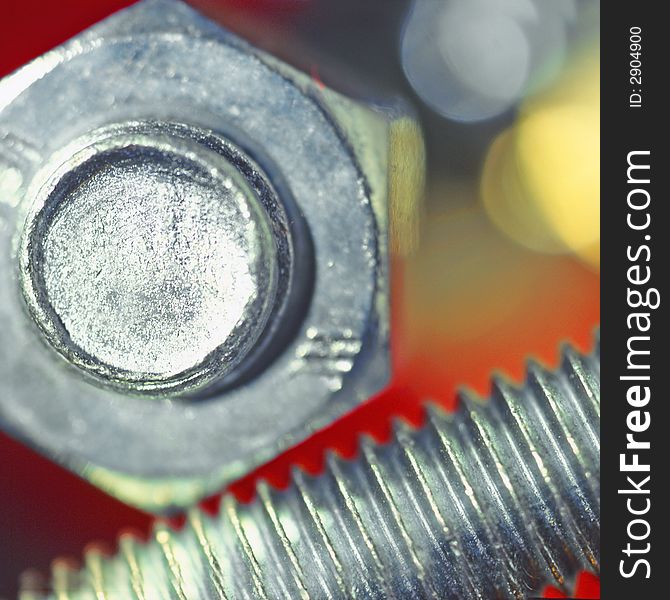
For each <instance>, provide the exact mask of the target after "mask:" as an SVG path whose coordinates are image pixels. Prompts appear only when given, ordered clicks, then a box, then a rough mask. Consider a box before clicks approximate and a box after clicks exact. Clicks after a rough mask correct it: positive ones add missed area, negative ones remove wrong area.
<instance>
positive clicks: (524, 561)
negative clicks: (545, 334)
mask: <svg viewBox="0 0 670 600" xmlns="http://www.w3.org/2000/svg"><path fill="white" fill-rule="evenodd" d="M461 399H462V408H461V410H460V411H459V412H458V413H456V414H454V415H447V414H445V413H443V412H442V411H441V410H439V409H437V408H435V407H431V408H429V410H428V419H427V423H426V424H425V425H424V426H423V427H422V428H420V429H418V430H413V429H411V428H409V427H408V426H406V425H403V424H402V423H398V424H397V425H396V428H395V435H394V439H393V441H392V443H390V444H388V445H383V446H378V445H376V444H375V443H374V442H372V441H371V440H369V439H363V440H362V443H361V449H360V456H359V458H358V459H356V460H354V461H345V460H342V459H340V458H337V457H336V456H334V455H331V456H330V457H329V458H328V463H327V468H326V470H325V472H324V473H323V474H322V475H321V476H319V477H311V476H308V475H306V474H305V473H303V472H301V471H296V472H295V473H294V476H293V482H292V484H291V485H290V486H289V488H288V489H286V490H285V491H277V490H274V489H270V488H269V487H268V486H267V485H260V486H259V488H258V490H257V498H256V499H255V500H254V501H253V502H251V503H250V504H248V505H240V504H239V503H237V502H236V501H235V500H234V499H233V498H231V497H224V499H223V502H222V505H221V508H220V513H219V515H218V516H216V517H209V516H206V515H205V514H203V513H201V512H199V511H197V510H195V511H192V512H191V513H190V515H189V517H188V519H187V522H186V524H185V526H184V527H183V529H181V530H180V531H172V530H170V529H168V528H167V527H165V526H158V527H156V529H155V530H154V532H153V536H152V539H150V540H149V541H148V542H146V543H142V542H139V541H137V540H136V539H134V538H133V537H130V536H124V537H123V538H122V539H121V540H120V544H119V552H118V554H117V555H116V556H113V557H106V556H103V555H101V554H100V553H99V552H98V551H95V550H91V551H89V552H88V553H87V555H86V564H85V566H84V568H83V569H82V570H81V571H74V570H72V569H71V568H68V567H67V566H66V565H65V564H63V563H58V564H57V565H56V567H55V569H54V572H53V579H52V583H53V593H52V594H51V595H48V596H47V597H49V598H59V599H61V600H65V599H73V600H74V599H88V598H91V599H93V598H146V599H148V598H178V599H181V600H186V599H189V600H191V599H202V600H205V599H213V598H227V599H233V598H249V599H251V598H254V599H255V598H272V599H275V598H291V599H294V598H315V599H323V598H380V599H381V598H398V599H403V600H404V599H407V598H441V599H446V598H453V599H458V600H463V599H466V598H478V599H482V600H489V599H491V598H524V597H526V596H529V595H537V593H538V592H539V591H540V590H541V589H542V587H543V586H544V585H545V584H548V583H551V584H553V585H557V586H559V587H560V588H563V589H564V590H566V591H568V590H569V589H570V587H571V585H572V578H573V577H574V576H575V574H576V573H577V572H578V571H579V570H582V569H589V570H593V571H596V572H597V571H598V569H599V552H600V551H599V540H600V495H599V486H600V432H599V419H600V358H599V350H598V349H596V351H595V353H594V354H593V355H588V356H584V355H580V354H579V353H577V352H575V350H573V349H571V348H569V347H567V348H565V349H564V352H563V358H562V363H561V365H560V367H559V368H558V369H557V370H556V371H553V372H552V371H547V370H545V369H544V368H542V367H540V366H539V365H537V364H532V363H531V365H530V366H529V369H528V377H527V380H526V382H525V384H524V385H523V387H520V388H517V387H515V386H513V385H511V384H509V383H508V382H506V381H504V380H502V379H497V380H495V381H494V385H493V392H492V394H491V397H490V399H489V400H488V401H487V402H482V401H481V400H478V399H475V398H472V397H470V396H469V395H468V394H463V395H462V398H461ZM42 597H43V596H42V595H41V594H37V593H32V592H28V591H26V592H25V593H24V594H23V596H22V599H21V600H34V599H35V598H42Z"/></svg>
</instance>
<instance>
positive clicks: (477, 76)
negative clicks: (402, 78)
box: [402, 0, 577, 122]
mask: <svg viewBox="0 0 670 600" xmlns="http://www.w3.org/2000/svg"><path fill="white" fill-rule="evenodd" d="M576 17H577V5H576V3H575V2H574V1H573V0H567V1H561V2H547V1H546V0H444V1H436V0H415V2H414V5H413V7H412V10H411V12H410V14H409V17H408V19H407V22H406V24H405V29H404V32H403V39H402V65H403V68H404V70H405V73H406V75H407V78H408V80H409V82H410V83H411V85H412V87H413V88H414V90H415V91H416V93H417V94H418V95H419V96H420V97H421V98H422V100H424V101H425V102H426V103H427V104H429V105H430V106H431V107H432V108H433V109H434V110H435V111H437V112H438V113H440V114H442V115H444V116H447V117H449V118H451V119H454V120H457V121H465V122H471V121H479V120H482V119H487V118H490V117H494V116H496V115H499V114H501V113H503V112H505V111H506V110H508V109H510V108H511V107H513V106H514V105H515V104H516V103H517V102H518V101H519V100H521V99H522V98H523V97H524V96H525V94H526V93H527V92H529V91H532V90H537V89H541V88H542V87H543V86H544V85H546V84H548V83H550V82H551V81H552V79H553V78H554V77H555V76H556V74H557V73H558V72H559V71H560V69H561V67H562V64H563V61H564V59H565V55H566V44H567V36H568V28H569V26H570V24H571V23H572V22H574V21H575V19H576Z"/></svg>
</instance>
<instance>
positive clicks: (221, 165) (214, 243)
mask: <svg viewBox="0 0 670 600" xmlns="http://www.w3.org/2000/svg"><path fill="white" fill-rule="evenodd" d="M196 137H197V134H196V132H194V131H190V130H188V129H186V128H184V127H176V126H174V125H173V126H171V127H166V126H165V125H163V126H158V125H156V124H141V123H140V124H124V125H123V126H121V127H119V126H117V127H112V128H108V129H106V130H105V131H102V132H94V133H93V134H90V135H88V136H87V138H86V142H85V143H86V144H87V145H86V146H85V147H84V148H83V149H82V150H80V151H79V152H76V153H75V154H74V155H73V156H72V157H71V158H70V159H69V160H68V161H67V162H66V163H65V164H64V165H62V166H59V168H58V169H57V170H56V174H55V175H52V176H51V177H50V179H49V180H47V182H45V183H44V184H43V185H42V186H41V188H40V189H39V191H38V192H37V193H36V197H37V200H36V201H35V202H34V203H33V205H32V206H31V212H30V215H29V217H28V219H27V222H26V225H25V230H24V232H23V236H22V243H21V256H20V260H21V277H22V282H23V285H24V295H25V297H26V299H27V301H28V303H29V305H30V310H31V313H32V314H33V316H34V317H35V319H36V321H37V322H38V325H39V326H40V327H41V329H42V331H43V332H44V333H45V335H46V337H47V339H49V341H50V342H51V343H52V344H53V345H54V346H55V347H56V349H58V350H59V351H60V352H61V353H62V354H63V355H64V356H65V357H66V358H67V359H69V361H70V362H71V363H72V364H74V365H77V366H81V367H83V368H85V369H87V370H89V371H91V372H92V373H94V374H97V375H99V376H101V377H103V378H106V379H109V380H112V381H115V382H116V383H117V384H118V385H119V386H124V387H129V388H131V389H132V388H139V389H149V390H152V391H153V390H157V389H161V387H168V386H170V385H172V386H173V388H174V386H177V385H178V384H180V383H181V384H182V387H183V386H184V385H185V384H186V382H188V383H189V384H190V385H194V383H197V379H198V377H199V376H200V377H202V376H203V375H205V374H206V372H207V371H209V374H210V376H219V377H220V376H223V375H225V373H226V372H228V371H229V370H230V369H231V368H233V367H234V366H235V364H236V363H239V362H240V361H241V360H242V359H243V358H244V356H245V355H246V354H247V352H248V350H249V349H250V348H251V347H253V345H254V344H255V343H256V341H257V340H258V338H259V336H260V335H261V334H262V332H263V329H264V327H265V324H266V323H267V321H268V318H269V315H270V313H271V312H272V308H273V306H274V300H275V297H276V294H277V280H278V271H279V262H278V260H277V257H276V253H277V251H278V249H277V248H276V246H275V244H274V239H273V234H272V230H271V225H270V222H269V216H268V214H267V211H266V210H265V208H264V207H263V205H262V204H261V202H260V201H259V199H258V198H257V196H256V194H255V192H254V191H253V189H252V188H251V185H250V184H249V183H247V181H246V180H245V179H243V178H242V177H241V175H240V172H239V171H238V170H237V168H236V167H234V166H233V165H232V164H231V163H230V162H229V161H227V160H226V159H225V157H224V156H222V155H221V154H218V153H215V152H213V151H211V150H209V149H208V148H207V147H206V146H204V145H203V144H197V143H193V141H192V140H193V138H196ZM234 157H235V159H236V160H238V161H239V160H241V159H242V158H241V157H242V153H241V152H240V151H239V150H236V151H235V155H234ZM284 250H285V248H284ZM283 259H284V260H283V262H284V263H285V262H287V261H288V260H290V257H283ZM206 361H207V362H209V363H210V365H209V368H208V369H207V368H205V367H204V366H203V365H202V363H204V362H206ZM212 363H213V364H212ZM184 380H186V382H185V381H184ZM194 380H196V381H194ZM177 389H179V388H177Z"/></svg>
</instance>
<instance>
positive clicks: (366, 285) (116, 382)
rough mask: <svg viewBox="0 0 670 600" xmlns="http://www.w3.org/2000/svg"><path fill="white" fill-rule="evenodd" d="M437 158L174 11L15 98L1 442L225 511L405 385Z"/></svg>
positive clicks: (396, 116)
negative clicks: (336, 427)
mask: <svg viewBox="0 0 670 600" xmlns="http://www.w3.org/2000/svg"><path fill="white" fill-rule="evenodd" d="M422 167H423V151H422V144H421V137H420V134H419V132H418V128H417V126H416V125H415V123H414V122H413V121H412V119H410V118H408V117H406V116H405V115H404V114H403V113H401V112H399V111H397V110H391V111H389V110H386V111H381V110H372V109H371V108H369V107H367V106H364V105H363V104H361V103H360V102H357V101H353V100H350V99H347V98H344V97H343V96H341V95H339V94H337V93H336V92H334V91H332V90H329V89H323V88H322V87H321V86H320V85H317V84H316V83H315V82H313V81H312V80H311V79H310V78H309V77H307V76H305V75H303V74H301V73H299V72H298V71H296V70H295V69H293V68H291V67H289V66H287V65H285V64H282V63H280V62H279V61H277V60H276V59H274V58H273V57H270V56H268V55H266V54H264V53H262V52H260V51H258V50H256V49H253V48H252V47H250V46H249V45H248V44H246V43H245V42H243V41H241V40H239V39H238V38H236V37H235V36H234V35H232V34H230V33H228V32H226V31H224V30H223V29H221V28H220V27H219V26H218V25H216V24H214V23H212V22H210V21H208V20H207V19H205V18H204V17H202V16H201V15H199V14H198V13H196V12H195V11H194V10H192V9H191V8H189V7H187V6H186V5H185V4H182V3H181V2H178V1H176V0H145V1H144V2H141V3H139V4H137V5H135V6H133V7H131V8H129V9H127V10H125V11H122V12H120V13H117V14H116V15H113V16H112V17H110V18H109V19H107V20H105V21H103V22H102V23H100V24H98V25H96V26H94V27H92V28H91V29H89V30H87V31H86V32H84V33H82V34H81V35H79V36H77V37H76V38H74V39H72V40H71V41H69V42H67V43H66V44H64V45H62V46H60V47H58V48H56V49H54V50H52V51H50V52H49V53H47V54H45V55H44V56H42V57H40V58H38V59H36V60H35V61H33V62H32V63H30V64H29V65H27V66H25V67H24V68H22V69H21V70H19V71H18V72H16V73H15V74H13V75H11V76H9V77H7V78H5V79H4V80H3V81H1V82H0V424H1V425H2V426H3V427H4V428H6V429H7V430H8V431H9V432H11V433H12V434H14V435H16V436H18V437H20V438H22V439H24V440H26V441H27V442H28V443H30V444H31V445H33V446H35V447H37V448H38V449H40V450H41V451H43V452H44V453H46V454H47V455H48V456H50V457H53V458H55V459H57V460H58V461H59V462H61V463H62V464H64V465H66V466H68V467H69V468H71V469H73V470H74V471H76V472H77V473H80V474H82V475H83V476H85V477H87V478H88V479H89V480H91V481H92V482H94V483H96V484H97V485H99V486H101V487H102V488H104V489H106V490H108V491H110V492H111V493H113V494H115V495H117V496H118V497H120V498H122V499H123V500H125V501H128V502H130V503H134V504H137V505H140V506H142V507H144V508H148V509H153V510H159V509H163V508H166V507H170V506H184V505H187V504H190V503H192V502H193V501H194V500H196V499H197V498H199V497H201V496H203V495H205V494H207V493H210V492H212V491H214V490H216V489H218V488H219V487H220V486H221V485H223V484H225V483H226V482H227V481H230V480H231V479H233V478H235V477H238V476H240V475H242V474H243V473H244V472H247V471H249V470H250V469H251V468H253V467H254V466H256V465H258V464H259V463H261V462H262V461H264V460H266V459H268V458H270V457H271V456H273V455H275V454H276V453H277V452H279V451H280V450H282V449H283V448H286V447H287V446H289V445H291V444H294V443H296V442H298V441H300V440H302V439H304V438H305V437H307V436H308V435H309V434H310V433H311V432H312V431H314V430H315V429H317V428H318V427H320V426H322V425H324V424H326V423H328V422H330V421H332V420H333V419H335V418H336V417H337V416H339V415H340V414H342V413H343V412H345V411H347V410H349V409H351V407H352V406H354V405H356V404H357V403H359V402H361V401H362V400H364V399H366V398H368V397H369V396H370V395H371V394H373V393H374V392H376V391H378V390H379V389H380V388H381V387H382V386H383V385H385V383H386V381H387V379H388V375H389V353H388V341H389V268H388V264H389V254H390V252H391V249H392V248H395V249H399V248H400V247H401V246H403V245H407V243H408V240H409V243H411V240H412V234H413V231H414V226H415V223H414V215H415V213H416V200H415V199H416V197H418V195H419V194H420V192H421V190H420V187H421V173H422Z"/></svg>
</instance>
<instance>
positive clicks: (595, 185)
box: [481, 45, 600, 268]
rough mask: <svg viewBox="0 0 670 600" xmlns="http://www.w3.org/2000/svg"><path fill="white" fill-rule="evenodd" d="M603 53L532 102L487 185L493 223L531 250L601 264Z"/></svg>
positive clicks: (502, 141)
mask: <svg viewBox="0 0 670 600" xmlns="http://www.w3.org/2000/svg"><path fill="white" fill-rule="evenodd" d="M599 66H600V65H599V56H598V47H597V46H596V45H593V46H591V47H589V48H587V49H585V50H582V52H581V53H580V54H579V56H578V57H577V58H576V59H575V60H574V62H573V63H572V64H571V65H570V67H569V68H567V69H566V70H565V71H564V72H563V73H562V74H561V77H560V79H559V80H558V81H557V82H556V84H555V85H554V86H552V88H551V89H550V90H548V91H546V92H545V93H543V94H540V95H538V96H535V97H532V98H531V99H529V100H527V101H526V102H525V103H524V105H523V106H522V108H521V111H520V116H519V119H518V120H517V122H516V123H515V125H513V126H512V128H510V129H508V130H506V131H504V132H503V133H502V134H501V135H500V136H499V137H498V138H497V139H496V141H495V142H494V143H493V144H492V145H491V148H490V150H489V153H488V157H487V159H486V162H485V165H484V170H483V174H482V179H481V193H482V198H483V200H484V204H485V206H486V209H487V211H488V214H489V216H490V217H491V219H492V220H493V222H494V223H495V224H496V225H497V226H498V227H500V229H501V230H502V231H503V232H504V233H505V234H507V235H508V236H509V237H511V238H512V239H514V240H515V241H517V242H519V243H521V244H523V245H524V246H527V247H528V248H531V249H533V250H537V251H541V252H548V253H574V254H576V255H577V256H579V257H580V258H582V259H583V260H584V261H586V262H587V263H588V264H590V265H591V266H593V267H596V268H597V267H598V266H599V264H600V255H599V243H600V170H599V167H600V125H599V123H600V112H599V111H600V91H599Z"/></svg>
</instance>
